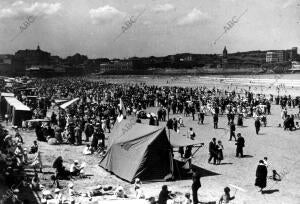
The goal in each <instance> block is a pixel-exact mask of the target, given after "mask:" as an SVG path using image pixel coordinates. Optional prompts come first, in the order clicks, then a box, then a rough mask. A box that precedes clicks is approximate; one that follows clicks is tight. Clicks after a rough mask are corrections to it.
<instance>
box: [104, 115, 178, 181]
mask: <svg viewBox="0 0 300 204" xmlns="http://www.w3.org/2000/svg"><path fill="white" fill-rule="evenodd" d="M110 137H111V138H112V139H110V141H109V147H108V151H107V153H106V155H105V157H104V158H103V159H102V160H101V161H100V166H101V167H103V168H104V169H106V170H108V171H110V172H112V173H114V174H115V175H117V176H119V177H121V178H123V179H125V180H127V181H129V182H132V181H133V180H134V179H135V178H140V179H141V180H144V181H145V180H154V179H155V180H157V179H164V178H165V176H167V175H168V174H170V173H171V172H172V171H173V165H172V162H173V156H172V153H171V151H172V149H171V145H170V143H169V140H168V137H167V134H166V130H165V128H164V127H157V126H149V125H145V124H140V123H135V121H133V120H129V119H126V120H122V121H121V122H120V123H117V124H116V126H115V127H114V129H113V131H112V134H111V136H110Z"/></svg>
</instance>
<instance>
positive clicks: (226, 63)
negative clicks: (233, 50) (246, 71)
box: [222, 46, 228, 68]
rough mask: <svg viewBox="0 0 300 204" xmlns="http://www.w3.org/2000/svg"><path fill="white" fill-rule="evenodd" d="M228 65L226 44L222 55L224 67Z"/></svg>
mask: <svg viewBox="0 0 300 204" xmlns="http://www.w3.org/2000/svg"><path fill="white" fill-rule="evenodd" d="M227 65H228V52H227V49H226V46H225V47H224V49H223V55H222V68H225V67H227Z"/></svg>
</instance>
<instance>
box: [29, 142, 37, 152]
mask: <svg viewBox="0 0 300 204" xmlns="http://www.w3.org/2000/svg"><path fill="white" fill-rule="evenodd" d="M38 149H39V146H38V143H37V141H36V140H34V141H33V146H31V147H30V151H29V154H35V153H36V152H37V151H38Z"/></svg>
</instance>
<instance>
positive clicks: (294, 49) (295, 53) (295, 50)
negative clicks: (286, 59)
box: [290, 47, 298, 60]
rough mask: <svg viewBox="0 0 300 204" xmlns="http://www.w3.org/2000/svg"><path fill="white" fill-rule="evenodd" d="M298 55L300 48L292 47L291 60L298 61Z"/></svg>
mask: <svg viewBox="0 0 300 204" xmlns="http://www.w3.org/2000/svg"><path fill="white" fill-rule="evenodd" d="M297 55H298V48H297V47H292V49H291V51H290V60H296V58H297Z"/></svg>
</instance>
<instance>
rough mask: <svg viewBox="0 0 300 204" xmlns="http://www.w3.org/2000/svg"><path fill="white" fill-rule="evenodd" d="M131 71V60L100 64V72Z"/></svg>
mask: <svg viewBox="0 0 300 204" xmlns="http://www.w3.org/2000/svg"><path fill="white" fill-rule="evenodd" d="M130 70H133V61H132V60H113V61H111V62H109V63H102V64H100V71H101V72H125V71H130Z"/></svg>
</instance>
